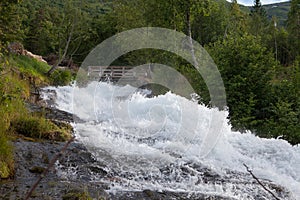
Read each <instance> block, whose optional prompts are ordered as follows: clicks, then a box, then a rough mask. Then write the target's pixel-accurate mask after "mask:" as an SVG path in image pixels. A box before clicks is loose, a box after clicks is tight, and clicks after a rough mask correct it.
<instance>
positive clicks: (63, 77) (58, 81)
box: [50, 70, 73, 86]
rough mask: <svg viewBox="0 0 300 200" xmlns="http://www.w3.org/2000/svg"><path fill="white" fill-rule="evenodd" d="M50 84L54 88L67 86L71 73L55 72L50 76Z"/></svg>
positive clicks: (71, 77) (70, 79) (64, 71)
mask: <svg viewBox="0 0 300 200" xmlns="http://www.w3.org/2000/svg"><path fill="white" fill-rule="evenodd" d="M50 79H51V82H52V84H53V85H55V86H63V85H68V84H69V83H70V82H71V81H72V79H73V76H72V73H71V71H69V70H56V71H54V72H53V74H51V76H50Z"/></svg>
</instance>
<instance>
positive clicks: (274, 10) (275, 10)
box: [263, 1, 291, 26]
mask: <svg viewBox="0 0 300 200" xmlns="http://www.w3.org/2000/svg"><path fill="white" fill-rule="evenodd" d="M263 7H264V8H265V9H266V11H267V14H268V16H269V18H270V19H271V18H272V16H276V17H277V19H278V22H279V25H281V26H285V22H286V20H287V18H288V12H289V10H290V7H291V2H290V1H288V2H283V3H274V4H268V5H264V6H263Z"/></svg>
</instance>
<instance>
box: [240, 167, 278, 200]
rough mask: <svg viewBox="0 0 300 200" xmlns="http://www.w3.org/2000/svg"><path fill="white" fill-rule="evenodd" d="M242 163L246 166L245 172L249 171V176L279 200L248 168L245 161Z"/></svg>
mask: <svg viewBox="0 0 300 200" xmlns="http://www.w3.org/2000/svg"><path fill="white" fill-rule="evenodd" d="M243 165H244V166H245V167H246V169H247V172H249V173H250V174H251V176H252V177H253V178H254V179H255V180H256V181H257V182H258V184H259V185H261V186H262V187H263V188H264V190H266V191H267V192H269V193H270V194H271V195H272V196H273V197H274V198H275V199H276V200H281V199H280V198H278V197H277V196H276V195H275V194H274V193H273V192H272V191H271V190H269V189H268V188H267V187H266V186H264V184H263V183H262V182H261V181H260V180H259V179H258V178H257V177H256V176H255V175H254V174H253V173H252V170H251V169H249V167H248V166H247V165H246V164H245V163H244V164H243Z"/></svg>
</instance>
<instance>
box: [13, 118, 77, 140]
mask: <svg viewBox="0 0 300 200" xmlns="http://www.w3.org/2000/svg"><path fill="white" fill-rule="evenodd" d="M11 129H12V130H13V131H14V132H15V133H17V134H21V135H24V136H26V137H32V138H38V139H49V140H56V141H67V140H69V139H71V137H72V131H71V130H70V129H67V128H64V127H62V128H60V127H58V126H57V125H55V124H54V123H53V122H51V121H50V120H47V119H44V118H39V117H34V116H27V117H20V118H17V119H15V120H13V121H12V122H11Z"/></svg>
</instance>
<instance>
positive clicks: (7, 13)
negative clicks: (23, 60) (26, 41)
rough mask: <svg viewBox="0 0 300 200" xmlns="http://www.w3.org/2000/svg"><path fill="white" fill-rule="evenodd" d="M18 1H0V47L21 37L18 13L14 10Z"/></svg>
mask: <svg viewBox="0 0 300 200" xmlns="http://www.w3.org/2000/svg"><path fill="white" fill-rule="evenodd" d="M18 3H19V1H18V0H1V1H0V48H1V46H3V45H6V43H7V42H12V41H15V40H22V38H23V34H22V30H21V19H20V15H19V14H18V13H17V12H16V11H17V9H18V7H17V5H18Z"/></svg>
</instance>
